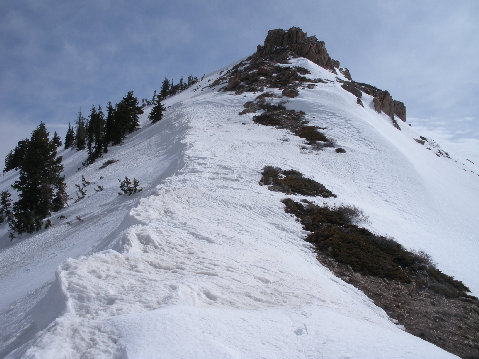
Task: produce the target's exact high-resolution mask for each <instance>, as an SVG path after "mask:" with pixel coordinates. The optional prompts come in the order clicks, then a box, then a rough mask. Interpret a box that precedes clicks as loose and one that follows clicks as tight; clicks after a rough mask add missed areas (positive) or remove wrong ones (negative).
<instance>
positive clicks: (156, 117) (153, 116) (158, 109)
mask: <svg viewBox="0 0 479 359" xmlns="http://www.w3.org/2000/svg"><path fill="white" fill-rule="evenodd" d="M165 110H166V109H165V106H163V104H162V103H161V96H160V95H158V96H157V97H156V99H155V100H154V101H153V108H152V109H151V112H150V114H149V115H148V119H149V120H150V121H151V122H152V123H156V122H158V121H160V120H161V119H162V118H163V112H164V111H165Z"/></svg>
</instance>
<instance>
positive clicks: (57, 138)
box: [53, 131, 62, 148]
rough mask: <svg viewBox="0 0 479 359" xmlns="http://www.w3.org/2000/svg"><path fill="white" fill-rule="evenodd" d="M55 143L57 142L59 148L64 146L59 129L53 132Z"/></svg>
mask: <svg viewBox="0 0 479 359" xmlns="http://www.w3.org/2000/svg"><path fill="white" fill-rule="evenodd" d="M53 143H54V144H55V146H57V148H58V147H61V146H62V140H61V138H60V136H58V133H57V131H55V132H54V133H53Z"/></svg>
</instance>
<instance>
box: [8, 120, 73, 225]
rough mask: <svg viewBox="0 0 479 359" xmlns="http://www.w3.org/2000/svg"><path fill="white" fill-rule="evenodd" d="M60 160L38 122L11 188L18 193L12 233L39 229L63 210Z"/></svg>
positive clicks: (14, 208) (63, 189)
mask: <svg viewBox="0 0 479 359" xmlns="http://www.w3.org/2000/svg"><path fill="white" fill-rule="evenodd" d="M61 160H62V159H61V157H57V147H56V145H55V143H54V142H53V140H50V139H49V134H48V131H47V129H46V127H45V124H43V123H40V125H39V126H38V127H37V128H36V129H35V131H33V133H32V136H31V138H30V141H29V142H28V146H27V149H26V153H25V158H24V160H23V162H22V164H21V166H20V176H19V179H18V180H17V181H15V183H14V184H13V186H12V187H13V188H14V189H16V190H17V191H18V192H19V198H18V201H17V202H15V203H14V205H13V219H12V222H11V223H10V224H11V227H12V229H13V230H14V231H15V232H17V233H23V232H28V233H31V232H34V231H38V230H40V229H41V227H42V224H43V220H44V219H45V218H47V217H48V216H49V215H50V214H51V212H52V211H53V210H58V209H60V208H62V207H63V205H64V203H65V201H66V193H65V181H64V177H63V176H62V171H63V165H62V164H61ZM54 203H55V205H54Z"/></svg>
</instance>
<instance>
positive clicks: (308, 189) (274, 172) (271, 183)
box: [260, 166, 336, 198]
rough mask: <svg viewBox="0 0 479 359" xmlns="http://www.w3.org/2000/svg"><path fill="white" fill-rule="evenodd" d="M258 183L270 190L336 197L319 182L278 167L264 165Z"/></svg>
mask: <svg viewBox="0 0 479 359" xmlns="http://www.w3.org/2000/svg"><path fill="white" fill-rule="evenodd" d="M260 184H262V185H265V186H268V189H269V190H271V191H278V192H283V193H288V194H289V193H291V194H302V195H304V196H321V197H324V198H328V197H336V195H335V194H334V193H333V192H331V191H330V190H328V189H327V188H326V187H324V186H323V185H322V184H321V183H319V182H316V181H314V180H312V179H310V178H305V177H303V175H302V174H301V173H300V172H298V171H295V170H287V171H285V170H282V169H280V168H278V167H272V166H266V167H265V168H264V169H263V173H262V176H261V180H260Z"/></svg>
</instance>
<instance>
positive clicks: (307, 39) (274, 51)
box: [256, 27, 349, 76]
mask: <svg viewBox="0 0 479 359" xmlns="http://www.w3.org/2000/svg"><path fill="white" fill-rule="evenodd" d="M256 53H257V54H258V55H259V56H262V57H266V56H275V55H284V54H287V55H289V56H295V57H304V58H307V59H308V60H311V61H312V62H314V63H315V64H317V65H319V66H321V67H323V68H325V69H328V70H334V69H335V68H339V61H337V60H334V59H332V58H331V57H330V56H329V54H328V51H327V50H326V45H325V43H324V41H318V39H317V38H316V36H308V35H307V33H305V32H304V31H303V30H301V29H300V28H299V27H292V28H290V29H289V30H287V31H286V30H282V29H275V30H270V31H268V35H267V36H266V38H265V40H264V44H263V46H261V45H258V48H257V51H256ZM347 73H348V74H349V71H347ZM345 76H346V75H345Z"/></svg>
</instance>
